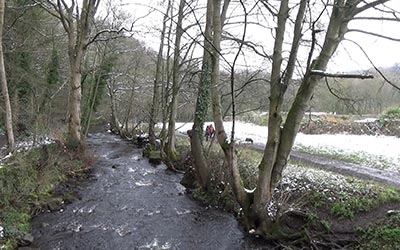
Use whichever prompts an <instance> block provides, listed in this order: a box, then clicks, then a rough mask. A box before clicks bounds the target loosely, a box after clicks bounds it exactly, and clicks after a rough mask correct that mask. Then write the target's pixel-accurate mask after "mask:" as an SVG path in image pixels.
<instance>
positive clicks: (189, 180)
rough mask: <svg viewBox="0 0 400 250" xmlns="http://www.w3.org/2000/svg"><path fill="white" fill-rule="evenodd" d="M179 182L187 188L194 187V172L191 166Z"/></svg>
mask: <svg viewBox="0 0 400 250" xmlns="http://www.w3.org/2000/svg"><path fill="white" fill-rule="evenodd" d="M181 184H182V185H183V186H184V187H186V188H187V189H194V188H196V173H195V169H194V168H193V167H190V168H189V169H188V170H187V171H186V172H185V174H184V175H183V178H182V180H181Z"/></svg>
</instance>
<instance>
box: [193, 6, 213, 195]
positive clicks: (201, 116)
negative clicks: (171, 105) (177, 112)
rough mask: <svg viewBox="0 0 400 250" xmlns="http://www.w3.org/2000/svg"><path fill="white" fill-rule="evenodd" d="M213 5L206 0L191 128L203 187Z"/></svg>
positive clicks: (205, 181)
mask: <svg viewBox="0 0 400 250" xmlns="http://www.w3.org/2000/svg"><path fill="white" fill-rule="evenodd" d="M213 10H214V6H213V3H212V1H210V0H209V1H207V16H206V27H205V30H204V52H203V62H202V68H201V76H200V83H199V90H198V94H197V100H196V111H195V116H194V123H193V129H192V139H191V152H192V155H193V159H194V162H195V168H196V173H197V179H198V181H199V184H200V186H201V187H202V188H203V189H207V188H208V187H207V185H208V181H209V180H208V178H209V168H208V164H207V160H206V158H205V155H204V149H203V135H204V131H203V127H204V122H205V119H206V117H207V111H208V107H209V102H210V86H211V71H212V65H211V54H210V53H211V51H212V47H213V46H212V43H211V41H212V22H213Z"/></svg>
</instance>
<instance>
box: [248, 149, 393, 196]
mask: <svg viewBox="0 0 400 250" xmlns="http://www.w3.org/2000/svg"><path fill="white" fill-rule="evenodd" d="M249 147H250V148H253V149H255V150H257V151H263V150H264V147H265V146H264V145H256V144H253V145H249ZM290 159H291V160H292V161H294V162H300V163H304V164H307V165H311V166H314V167H318V168H321V169H325V170H329V171H333V172H336V173H339V174H343V175H349V176H355V177H358V178H362V179H366V180H374V181H377V182H380V183H383V184H386V185H389V186H393V187H397V188H400V173H398V172H393V171H388V170H379V169H375V168H370V167H367V166H363V165H359V164H354V163H348V162H344V161H340V160H334V159H329V158H326V157H322V156H316V155H312V154H308V153H301V152H296V151H294V152H292V153H291V155H290Z"/></svg>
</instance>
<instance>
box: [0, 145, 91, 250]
mask: <svg viewBox="0 0 400 250" xmlns="http://www.w3.org/2000/svg"><path fill="white" fill-rule="evenodd" d="M92 163H93V159H92V158H91V157H90V155H89V154H88V153H87V152H86V151H85V149H84V148H83V147H82V148H79V149H77V150H76V151H69V150H68V149H67V148H66V147H65V146H64V144H62V143H61V142H56V143H53V144H49V145H43V146H40V147H38V148H34V149H31V150H29V151H25V152H18V153H15V154H14V155H13V156H11V157H10V158H8V159H6V160H4V161H3V162H2V167H1V168H0V249H15V248H17V247H18V246H24V245H29V244H30V243H31V241H32V240H33V237H32V235H31V226H30V220H31V218H32V216H34V215H35V214H37V213H41V212H46V211H55V210H59V209H61V208H62V206H63V204H65V203H68V202H72V201H73V200H74V199H76V196H74V195H73V193H72V190H71V189H69V188H68V187H69V184H68V183H71V182H72V180H79V178H82V177H83V176H85V175H87V173H88V172H89V171H90V168H89V166H91V165H92Z"/></svg>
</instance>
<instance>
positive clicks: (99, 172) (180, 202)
mask: <svg viewBox="0 0 400 250" xmlns="http://www.w3.org/2000/svg"><path fill="white" fill-rule="evenodd" d="M88 144H89V147H90V148H91V150H92V151H93V152H94V153H95V154H96V155H97V156H98V160H97V163H96V164H95V169H94V173H93V177H92V178H91V180H90V181H88V182H87V183H85V184H84V185H82V187H80V190H79V193H80V195H81V199H80V200H78V201H76V202H73V203H72V204H69V205H67V206H66V207H65V208H64V209H62V210H60V211H58V212H53V213H45V214H41V215H39V216H37V217H35V218H34V219H33V221H32V225H33V236H34V239H35V241H34V243H35V245H37V246H38V247H39V248H40V249H42V250H46V249H54V250H56V249H57V250H58V249H60V250H61V249H84V250H88V249H110V250H111V249H127V250H128V249H143V250H144V249H185V250H186V249H188V250H190V249H194V250H197V249H199V250H201V249H204V250H206V249H207V250H214V249H216V250H219V249H226V250H235V249H270V248H269V247H268V246H267V245H264V244H265V243H263V242H262V241H261V240H257V239H255V238H252V237H249V236H248V235H247V234H246V233H244V232H243V231H242V230H241V228H240V226H239V225H238V222H237V220H236V219H235V218H234V216H233V215H231V214H229V213H225V212H223V211H220V210H217V209H214V208H208V207H205V206H203V205H201V204H199V203H198V202H196V201H195V200H193V199H191V198H190V196H188V195H186V194H185V189H184V187H183V186H182V185H181V184H179V181H180V179H181V177H182V176H181V175H179V174H175V173H172V172H169V171H167V170H166V167H165V166H164V165H159V166H156V167H155V166H152V165H150V164H149V163H148V161H147V160H146V159H143V158H142V157H141V150H140V149H137V148H135V147H134V146H133V145H132V144H130V143H128V142H126V141H123V140H121V139H119V138H118V137H116V136H114V135H111V134H106V133H95V134H91V135H90V136H89V138H88Z"/></svg>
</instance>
